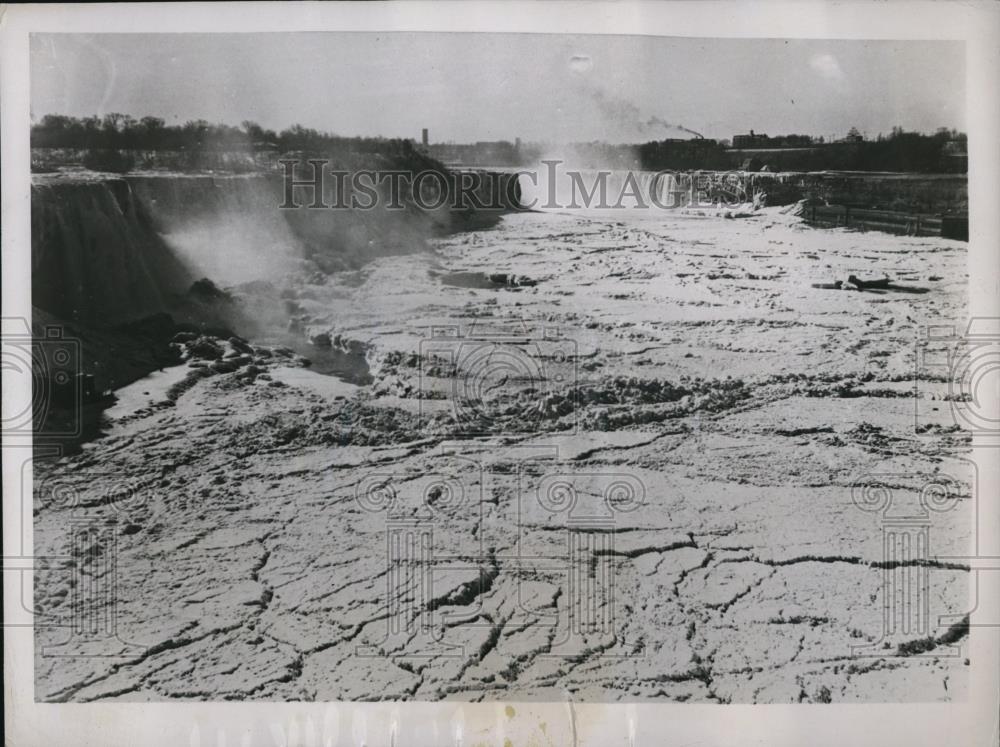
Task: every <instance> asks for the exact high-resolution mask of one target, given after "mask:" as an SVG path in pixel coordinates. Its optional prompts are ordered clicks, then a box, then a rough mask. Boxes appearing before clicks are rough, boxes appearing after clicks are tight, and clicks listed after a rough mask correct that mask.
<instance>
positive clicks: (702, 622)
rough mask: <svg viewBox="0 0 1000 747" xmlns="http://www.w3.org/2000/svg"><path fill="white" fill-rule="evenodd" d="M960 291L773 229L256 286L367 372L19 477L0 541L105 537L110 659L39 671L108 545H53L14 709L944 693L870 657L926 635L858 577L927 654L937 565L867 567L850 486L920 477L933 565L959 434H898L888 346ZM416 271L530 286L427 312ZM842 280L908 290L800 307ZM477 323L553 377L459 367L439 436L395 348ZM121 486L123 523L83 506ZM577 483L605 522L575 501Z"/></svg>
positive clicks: (273, 392)
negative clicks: (555, 341)
mask: <svg viewBox="0 0 1000 747" xmlns="http://www.w3.org/2000/svg"><path fill="white" fill-rule="evenodd" d="M964 268H965V248H964V245H962V244H959V243H956V242H951V241H946V240H938V239H925V238H921V239H916V238H905V237H895V236H888V235H882V234H859V233H848V232H842V231H814V230H810V229H807V228H804V227H802V226H800V225H798V224H797V223H795V221H794V220H793V219H791V218H788V217H786V216H784V215H781V214H779V213H777V212H775V211H766V212H765V213H764V214H762V215H760V216H758V217H756V218H753V219H749V220H744V221H737V220H721V219H716V218H695V217H691V216H686V217H685V216H679V215H678V216H671V215H664V214H662V213H660V214H653V215H643V216H640V217H634V216H629V217H624V218H623V217H622V216H621V215H620V214H616V215H614V216H601V215H598V214H588V215H560V214H545V213H534V214H521V215H513V216H509V217H507V218H505V220H504V222H503V224H502V225H501V227H500V228H498V229H496V230H492V231H484V232H479V233H469V234H464V235H460V236H456V237H451V238H449V239H445V240H441V241H440V242H438V245H437V246H436V250H435V252H434V253H432V254H413V255H407V256H402V257H386V258H381V259H378V260H376V261H374V262H372V263H371V264H370V265H368V266H367V267H366V268H365V269H364V270H362V271H360V272H357V273H344V274H343V275H342V276H337V275H334V276H332V277H331V278H330V279H329V281H328V282H327V283H326V284H324V285H310V284H309V283H310V281H309V280H308V279H305V278H297V277H290V278H288V279H286V280H285V281H283V282H285V283H286V286H287V287H288V288H290V289H292V290H293V291H294V292H295V293H297V294H298V297H299V298H300V299H304V300H303V302H302V306H303V307H304V308H308V310H309V313H310V314H311V317H310V319H309V320H308V323H309V326H310V328H311V329H312V330H314V331H316V330H321V331H326V332H329V333H330V334H331V337H333V336H335V335H341V337H342V338H343V339H344V340H348V341H357V342H359V343H361V344H362V345H363V347H364V349H365V351H366V355H367V358H368V361H369V364H370V366H371V371H372V376H373V378H374V381H373V383H372V384H370V385H366V386H354V385H351V384H345V383H341V382H339V381H337V380H336V379H333V378H331V377H327V376H322V375H320V374H317V373H314V372H310V371H309V370H307V369H293V368H287V367H282V366H281V365H278V364H277V363H271V364H268V363H261V367H262V369H263V370H264V371H265V373H266V376H262V377H258V378H257V379H253V378H247V377H242V378H241V377H240V376H239V373H238V372H236V373H224V374H220V375H218V376H214V377H209V378H204V379H201V380H199V381H198V382H197V383H195V384H194V385H193V386H191V387H190V388H189V389H187V391H185V392H183V393H182V394H181V395H180V396H179V397H178V398H177V400H176V402H175V403H174V405H173V406H162V407H161V406H152V407H146V408H142V409H140V410H137V411H135V412H132V413H129V414H127V415H120V414H119V415H120V416H119V417H118V419H117V420H116V421H115V422H114V424H113V427H112V428H111V429H110V431H109V433H108V435H107V436H106V437H104V438H102V439H100V440H98V441H95V442H93V443H91V444H89V445H87V446H86V447H85V449H84V451H83V452H82V453H81V454H78V455H75V456H71V457H66V458H64V459H61V460H60V461H58V462H47V463H40V464H39V465H38V467H37V470H36V507H35V514H36V515H35V548H36V552H39V553H43V554H47V555H56V556H61V555H62V556H64V555H65V554H66V552H67V542H68V539H67V538H68V536H70V533H71V528H72V527H73V526H75V524H74V522H80V521H83V522H85V523H86V522H88V521H89V522H96V523H97V524H98V525H99V526H104V527H106V528H108V531H110V532H112V533H113V534H114V536H116V543H117V544H116V545H115V546H114V555H115V560H116V566H115V568H116V571H115V573H116V575H115V584H114V587H113V589H114V592H113V598H114V600H115V607H114V623H115V625H116V626H117V628H116V629H117V638H113V639H108V637H107V636H103V637H102V636H100V635H98V636H96V638H98V639H100V640H98V641H97V642H96V644H95V645H97V648H96V649H94V648H89V649H86V650H87V651H90V652H91V653H93V652H94V651H97V652H98V653H100V654H103V655H101V656H79V655H70V656H65V655H63V656H57V655H54V654H55V653H63V654H65V653H70V654H72V653H74V648H73V646H74V645H75V644H74V641H76V640H78V639H77V638H73V637H70V629H69V628H67V627H64V626H63V624H64V623H65V622H66V621H67V620H68V619H69V618H68V617H67V616H68V615H69V612H70V610H71V609H72V605H73V600H74V599H75V598H76V597H77V596H78V595H79V594H81V593H86V589H85V588H81V587H84V586H87V585H88V584H99V583H103V582H105V581H108V579H109V576H108V574H109V571H108V570H107V565H106V564H102V563H101V562H99V561H100V558H101V555H102V553H104V552H106V551H107V550H106V548H107V547H108V545H107V544H105V545H101V543H100V541H98V540H93V539H91V540H87V541H89V542H91V544H90V545H88V547H90V548H91V553H90V554H89V555H87V558H88V559H89V560H88V561H87V562H88V564H89V565H85V567H84V569H83V570H84V573H83V575H82V576H77V577H74V576H73V575H72V574H69V573H67V572H65V567H62V570H61V571H60V570H59V567H58V564H55V569H54V570H52V571H51V572H44V573H39V574H37V577H36V583H35V607H36V611H37V612H38V614H39V615H40V617H39V619H40V620H41V619H44V620H47V621H57V622H59V623H60V624H59V625H49V624H46V625H39V626H38V627H37V634H36V638H37V650H36V687H37V689H36V697H37V698H38V699H39V700H46V701H65V700H72V701H91V700H109V699H117V700H164V699H185V698H187V699H212V700H219V699H259V700H298V699H305V700H333V699H343V700H351V699H365V700H379V699H421V700H428V699H443V698H453V699H463V700H478V699H483V698H488V699H498V698H499V699H511V700H517V699H520V700H530V699H539V700H556V699H558V700H562V699H564V698H565V697H566V694H567V693H568V694H569V696H570V697H572V698H573V699H577V700H590V701H611V700H645V699H665V700H673V701H693V702H699V701H700V702H799V701H821V702H822V701H830V700H832V701H872V700H877V701H934V700H950V699H961V698H963V697H964V692H965V686H966V678H967V672H968V667H967V664H966V661H965V660H964V659H963V658H962V656H961V654H958V655H953V654H955V652H956V650H957V649H956V648H952V647H949V646H948V645H944V644H941V645H936V646H935V647H934V648H932V650H930V651H927V652H924V653H923V655H921V656H913V655H910V656H897V655H895V654H897V653H898V652H900V651H902V652H906V651H907V649H906V646H905V644H907V643H908V642H911V643H912V642H913V641H917V640H919V639H923V638H926V637H927V635H928V634H927V633H923V632H919V631H918V630H917V629H916V628H912V629H904V628H902V627H899V626H897V628H896V629H895V630H894V631H892V633H891V634H890V635H884V631H883V626H884V624H885V621H884V616H883V605H884V603H885V601H886V594H885V591H884V581H885V578H886V577H887V574H892V573H895V574H897V575H895V576H893V578H897V579H898V578H904V574H905V573H911V574H913V577H914V578H916V576H917V574H918V573H921V574H924V575H923V576H921V578H925V579H926V584H927V588H926V592H927V596H928V599H927V603H928V609H929V610H930V614H931V615H932V616H933V617H934V619H933V621H932V625H931V632H930V635H931V636H932V637H938V638H940V637H941V636H942V635H945V634H947V633H948V630H947V628H948V626H949V625H951V624H953V623H954V622H956V621H960V620H961V618H962V616H963V615H965V614H967V612H968V610H969V609H970V607H971V604H970V600H969V598H968V594H969V591H968V572H967V570H966V569H965V567H964V566H962V565H961V563H957V562H940V561H935V560H933V559H932V560H928V561H927V562H924V563H919V564H918V563H909V564H903V565H902V566H899V567H897V566H895V565H893V564H891V563H889V564H887V563H886V560H885V557H886V556H885V555H884V552H883V534H882V532H883V529H882V521H883V517H882V516H880V515H879V514H875V513H866V512H864V511H861V510H860V509H859V508H858V506H857V505H855V504H854V503H853V502H852V486H853V485H854V484H855V481H856V480H857V478H858V476H859V475H864V474H868V473H877V474H880V475H889V476H890V478H891V479H890V478H886V479H887V480H888V481H889V482H891V488H892V491H893V496H894V500H898V501H900V502H902V503H903V504H908V505H910V506H911V507H912V506H916V505H918V503H919V501H918V496H919V491H920V488H921V486H922V485H923V484H924V482H925V481H926V480H927V479H928V477H927V476H928V475H931V476H932V475H934V474H938V473H946V474H949V475H953V476H955V477H956V478H957V479H958V480H959V482H960V483H961V484H962V485H963V486H965V487H964V488H963V489H962V490H961V491H960V495H959V498H958V500H957V501H956V506H955V508H954V509H953V510H950V511H948V512H946V513H940V514H935V515H934V516H933V517H931V518H930V519H929V520H928V521H929V523H930V524H931V527H930V532H931V534H930V537H931V539H930V541H931V543H932V547H931V552H930V554H931V556H936V555H941V556H947V555H951V556H961V555H963V554H965V547H966V545H967V543H968V538H969V535H970V531H971V521H972V504H973V501H974V499H975V495H974V489H973V487H970V484H971V477H970V475H969V472H968V466H967V463H966V462H964V461H963V459H962V456H963V453H964V451H965V450H966V448H967V438H966V437H965V434H963V433H962V432H953V431H949V430H948V429H947V428H943V429H937V430H936V431H934V432H933V433H932V434H931V435H930V436H927V435H926V434H918V433H917V432H916V431H915V429H914V405H915V404H917V406H918V409H919V410H920V412H921V413H922V416H923V417H925V418H926V419H927V421H928V422H930V423H932V424H937V425H941V426H947V425H948V411H947V407H946V405H947V403H945V402H942V401H940V400H937V399H932V396H933V392H934V391H935V389H934V388H935V387H940V386H941V383H940V382H939V381H933V380H929V381H923V382H918V383H919V384H920V387H921V393H920V394H919V396H920V400H919V401H917V402H916V403H915V400H914V396H913V390H914V385H913V384H914V383H913V376H914V374H913V370H914V367H913V357H912V356H913V354H914V349H913V340H914V339H915V337H916V333H917V331H918V327H919V325H921V324H926V323H930V322H932V323H943V322H948V323H951V322H955V321H959V320H960V319H961V318H962V317H963V315H964V313H965V287H966V276H965V271H964ZM445 271H448V272H467V271H485V272H503V273H508V274H513V275H515V276H518V277H528V278H532V279H534V280H537V281H538V284H537V285H535V286H526V287H511V288H502V289H489V288H486V289H484V288H459V287H451V286H448V285H443V284H442V283H441V281H440V278H441V276H442V273H444V272H445ZM852 272H856V273H859V274H860V273H861V272H863V273H864V274H865V275H871V276H881V275H883V274H888V275H891V276H893V277H896V278H899V279H900V282H904V281H905V282H908V283H912V284H915V285H923V286H927V287H929V288H930V292H929V293H926V294H923V295H906V294H892V293H860V292H850V291H826V290H814V289H811V288H810V283H812V282H823V281H827V280H832V279H835V278H838V277H846V275H847V274H849V273H852ZM931 277H934V278H939V279H936V280H933V281H930V280H929V278H931ZM248 293H249V291H248ZM247 300H248V302H251V303H252V301H253V298H252V296H248V297H247ZM306 301H308V303H306ZM483 320H488V321H490V322H493V323H495V322H504V323H507V322H520V321H521V320H529V321H531V322H533V323H534V322H542V323H544V324H546V325H551V326H553V327H558V328H559V332H560V334H561V335H563V336H564V338H566V339H569V340H572V341H573V348H572V356H573V361H572V362H573V364H574V365H573V366H572V367H571V368H569V369H567V370H568V371H569V373H567V370H564V371H562V374H563V376H562V379H561V382H562V383H561V384H559V389H558V390H557V389H555V388H552V389H546V386H548V383H547V381H548V375H549V374H548V373H546V374H545V377H544V378H543V380H538V379H535V380H530V381H518V380H516V379H513V378H512V377H509V376H506V375H504V377H503V378H502V379H501V378H500V377H499V375H497V376H495V377H493V378H490V377H489V376H487V381H486V383H487V384H488V386H487V387H486V389H485V390H484V391H487V394H486V395H484V397H487V398H489V397H492V396H494V395H493V392H502V394H503V396H500V394H497V395H496V398H495V399H491V400H490V401H489V407H488V408H485V415H484V417H485V422H486V426H485V433H476V434H474V435H475V437H472V436H470V434H469V433H467V432H466V431H464V430H463V428H462V427H461V426H462V424H461V423H458V424H456V422H455V419H454V417H453V416H452V415H451V414H450V413H451V412H452V409H451V406H452V404H453V402H452V401H451V399H450V397H453V396H454V395H453V394H449V393H448V392H449V391H450V390H448V389H447V387H445V389H444V392H445V393H444V395H441V396H438V395H435V398H432V399H427V398H420V397H419V396H417V393H418V392H419V391H420V389H421V387H422V386H424V384H425V382H424V381H423V380H422V378H421V377H423V376H425V375H426V373H427V370H428V369H427V368H424V367H423V364H424V363H425V362H426V359H425V356H426V350H427V348H426V345H425V343H426V341H427V336H428V332H427V330H428V328H429V327H431V326H433V325H440V324H457V325H470V324H472V323H473V322H477V323H480V322H482V321H483ZM408 361H409V362H408ZM414 361H415V362H414ZM554 370H555V367H554V366H550V368H548V369H546V371H549V372H550V371H554ZM727 376H728V377H731V378H729V379H726V378H725V377H727ZM431 378H436V379H437V380H439V383H440V382H441V381H444V382H446V381H447V376H445V375H442V374H441V372H440V371H437V376H432V377H431ZM139 386H142V383H141V382H140V383H139ZM570 390H573V397H572V398H569V399H568V398H566V397H563V398H562V399H559V397H560V396H562V395H565V394H566V393H567V392H569V391H570ZM122 400H123V401H126V400H127V397H126V396H123V397H122ZM567 401H569V404H568V405H567V404H566V403H567ZM526 412H529V413H530V415H531V418H533V419H532V420H530V423H529V425H530V427H527V428H522V427H518V422H519V421H520V420H522V419H523V418H524V416H525V413H526ZM539 413H540V414H539ZM479 426H482V423H481V422H480V423H479ZM559 480H561V481H562V483H565V484H567V485H568V486H569V488H570V489H571V491H572V494H573V496H574V497H575V500H576V501H577V502H576V503H575V504H573V505H574V507H575V508H574V510H576V509H580V510H583V508H581V507H586V505H588V503H589V504H593V505H596V506H597V508H596V509H592V510H590V512H589V513H588V512H587V511H586V510H583V513H577V514H574V513H573V511H571V510H569V508H568V507H567V504H563V503H559V500H560V495H563V497H565V494H560V493H558V491H556V492H551V490H552V486H553V485H555V484H556V483H557V482H559ZM554 481H555V482H554ZM53 483H56V484H58V485H61V486H63V487H67V486H68V487H69V488H70V489H71V491H75V492H74V494H75V495H76V496H78V500H77V505H76V506H75V507H73V506H70V505H67V504H65V503H61V502H59V501H53V500H50V498H51V496H52V495H54V494H55V492H53V491H51V490H50V489H49V488H47V487H46V486H51V484H53ZM123 484H127V485H128V486H130V487H129V490H130V491H131V492H130V495H131V496H132V497H131V498H130V499H129V500H127V501H122V502H120V503H115V502H112V503H111V504H108V502H106V501H102V500H101V496H102V495H106V494H108V493H109V492H114V490H116V489H117V488H116V487H115V486H121V485H123ZM612 485H619V486H622V485H624V486H631V487H632V488H635V487H636V486H638V491H639V493H640V494H641V495H640V500H638V501H637V502H635V503H634V504H632V505H628V506H625V505H624V504H619V503H615V502H614V501H612V502H611V503H610V504H609V503H602V500H603V498H604V496H605V495H606V494H607V491H608V490H610V487H609V486H612ZM386 490H390V491H391V495H392V496H393V500H391V501H389V503H379V499H380V497H381V498H384V497H385V495H387V493H385V492H384V491H386ZM380 491H382V492H380ZM615 495H619V494H615ZM359 496H361V497H364V496H369V497H370V498H371V499H372V501H373V503H370V504H364V503H363V501H361V500H359ZM546 498H547V499H548V501H549V502H548V503H545V502H544V499H546ZM553 501H555V502H553ZM609 505H610V506H611V509H610V510H609V508H608V507H609ZM625 508H628V510H624V509H625ZM107 552H110V551H107ZM390 558H397V559H399V558H404V559H406V562H397V563H393V562H390ZM887 566H888V567H887ZM906 578H909V577H906ZM41 615H44V618H43V617H41ZM939 615H952V616H954V617H951V618H948V620H947V621H946V622H944V623H942V625H938V621H937V616H939ZM588 621H590V622H588ZM590 623H593V624H590ZM574 625H575V627H574ZM91 637H95V636H91ZM953 637H954V638H958V639H959V640H958V643H957V644H956V646H957V645H958V644H960V643H961V635H960V633H959V634H958V635H957V636H953ZM63 641H65V642H66V643H65V645H64V646H63V647H62V648H59V647H58V646H57V644H59V643H60V642H63ZM901 645H902V646H903V648H902V649H900V648H899V647H900V646H901ZM859 646H867V648H866V649H864V653H866V655H858V652H857V651H856V650H855V651H853V653H852V647H859ZM52 647H56V648H52Z"/></svg>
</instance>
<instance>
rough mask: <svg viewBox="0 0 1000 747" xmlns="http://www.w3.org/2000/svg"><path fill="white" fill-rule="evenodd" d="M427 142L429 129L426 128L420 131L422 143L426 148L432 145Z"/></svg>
mask: <svg viewBox="0 0 1000 747" xmlns="http://www.w3.org/2000/svg"><path fill="white" fill-rule="evenodd" d="M427 141H428V137H427V128H426V127H425V128H424V129H422V130H421V131H420V142H421V143H423V145H424V147H425V148H426V147H427V146H428V145H429V144H430V143H428V142H427Z"/></svg>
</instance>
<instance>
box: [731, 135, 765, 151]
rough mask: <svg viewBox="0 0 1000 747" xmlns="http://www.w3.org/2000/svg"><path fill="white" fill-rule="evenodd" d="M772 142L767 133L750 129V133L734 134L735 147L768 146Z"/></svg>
mask: <svg viewBox="0 0 1000 747" xmlns="http://www.w3.org/2000/svg"><path fill="white" fill-rule="evenodd" d="M770 142H771V138H769V137H768V136H767V135H758V134H757V133H756V132H754V131H753V130H750V134H749V135H733V147H734V148H737V149H739V148H766V147H767V146H768V145H769V144H770Z"/></svg>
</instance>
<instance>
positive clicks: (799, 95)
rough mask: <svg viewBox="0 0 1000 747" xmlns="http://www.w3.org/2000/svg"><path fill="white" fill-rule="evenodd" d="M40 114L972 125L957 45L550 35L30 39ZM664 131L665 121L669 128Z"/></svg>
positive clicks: (409, 133)
mask: <svg viewBox="0 0 1000 747" xmlns="http://www.w3.org/2000/svg"><path fill="white" fill-rule="evenodd" d="M31 81H32V91H31V96H32V116H33V117H34V118H35V119H36V120H37V119H39V118H41V116H43V115H45V114H50V113H58V114H71V115H76V116H85V115H90V114H99V115H100V114H105V113H108V112H123V113H127V114H131V115H133V116H135V117H137V118H138V117H141V116H145V115H153V116H158V117H163V118H164V119H166V120H167V121H168V123H183V122H185V121H187V120H189V119H199V118H201V119H207V120H210V121H213V122H226V123H229V124H239V123H240V122H242V121H243V120H247V119H249V120H253V121H256V122H258V123H260V124H261V125H263V126H264V127H268V128H274V129H282V128H284V127H287V126H288V125H291V124H293V123H296V122H298V123H301V124H303V125H305V126H307V127H315V128H317V129H320V130H325V131H330V132H335V133H338V134H341V135H384V136H387V137H412V138H415V139H419V137H420V129H421V128H422V127H427V128H429V129H430V134H431V141H432V142H446V141H455V142H469V141H475V140H497V139H507V140H513V139H514V138H515V137H521V138H523V139H526V140H549V141H553V142H571V141H586V140H605V141H608V142H636V141H646V140H654V139H662V138H665V137H687V135H685V134H684V132H683V131H682V130H680V129H676V128H673V127H669V126H667V124H669V125H676V126H680V127H685V128H688V129H690V130H694V131H697V132H700V133H703V134H704V135H705V136H707V137H715V138H731V137H732V136H733V134H735V133H739V132H746V131H747V130H749V129H754V130H755V131H757V132H765V133H768V134H771V135H775V134H788V133H803V134H811V135H823V136H826V137H830V136H831V135H836V136H838V137H840V136H843V135H844V134H845V133H846V132H847V130H848V129H849V128H850V127H852V126H854V127H857V128H858V129H859V130H861V131H862V132H865V133H867V134H868V135H869V136H872V137H873V136H874V135H876V134H877V133H878V132H888V131H889V130H890V129H891V128H892V127H893V126H894V125H900V126H902V127H904V128H906V129H908V130H910V129H913V130H920V131H925V132H931V131H933V130H935V129H937V128H938V127H948V128H952V127H954V128H957V129H960V130H964V128H965V49H964V45H963V44H962V43H955V42H896V41H874V42H863V41H814V40H788V41H785V40H733V39H684V38H671V37H628V36H565V35H543V34H471V33H466V34H426V33H424V34H418V33H393V34H370V33H308V34H307V33H280V34H217V35H212V34H158V35H150V34H135V35H132V34H103V35H82V34H81V35H70V34H65V35H52V34H46V35H34V36H33V37H32V44H31ZM663 123H667V124H663Z"/></svg>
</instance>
